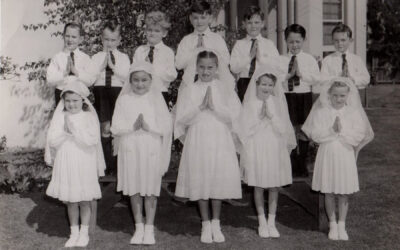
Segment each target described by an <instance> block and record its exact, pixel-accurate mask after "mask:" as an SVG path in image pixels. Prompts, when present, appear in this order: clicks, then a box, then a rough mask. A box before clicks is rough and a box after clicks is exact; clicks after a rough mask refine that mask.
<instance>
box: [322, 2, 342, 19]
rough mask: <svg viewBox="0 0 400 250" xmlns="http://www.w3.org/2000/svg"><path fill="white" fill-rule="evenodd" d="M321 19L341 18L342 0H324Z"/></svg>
mask: <svg viewBox="0 0 400 250" xmlns="http://www.w3.org/2000/svg"><path fill="white" fill-rule="evenodd" d="M323 19H325V20H341V19H342V0H324V4H323Z"/></svg>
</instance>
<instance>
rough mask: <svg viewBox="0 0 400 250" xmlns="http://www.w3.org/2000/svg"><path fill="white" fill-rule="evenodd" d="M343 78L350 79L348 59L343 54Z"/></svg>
mask: <svg viewBox="0 0 400 250" xmlns="http://www.w3.org/2000/svg"><path fill="white" fill-rule="evenodd" d="M342 60H343V61H342V76H343V77H348V73H349V72H348V64H347V59H346V54H342Z"/></svg>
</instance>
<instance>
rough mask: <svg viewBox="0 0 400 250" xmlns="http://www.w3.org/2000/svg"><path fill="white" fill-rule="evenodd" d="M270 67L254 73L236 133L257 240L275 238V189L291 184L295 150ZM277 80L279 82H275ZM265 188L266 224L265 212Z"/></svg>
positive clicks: (280, 96)
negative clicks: (252, 203) (251, 189)
mask: <svg viewBox="0 0 400 250" xmlns="http://www.w3.org/2000/svg"><path fill="white" fill-rule="evenodd" d="M277 76H278V74H277V73H276V71H275V70H273V66H272V65H261V66H260V67H258V69H257V71H256V72H255V73H254V74H253V77H252V79H251V80H250V83H249V87H248V89H247V91H246V94H245V96H244V101H243V109H242V112H241V114H240V118H239V123H238V124H239V127H238V134H239V138H240V140H241V142H242V144H243V148H242V150H241V157H240V165H241V168H242V169H243V170H244V182H246V183H247V184H248V185H249V186H254V201H255V205H256V210H257V214H258V222H259V227H258V234H259V235H260V237H263V238H267V237H273V238H278V237H279V236H280V235H279V232H278V230H277V229H276V226H275V215H276V209H277V204H278V187H281V186H285V185H288V184H291V183H292V170H291V165H290V155H289V154H290V151H292V149H293V148H295V147H296V138H295V134H294V129H293V127H292V124H291V123H290V119H289V113H288V108H287V104H286V99H285V96H284V93H283V90H282V84H281V82H280V80H278V79H277ZM277 81H278V82H277ZM264 189H268V206H269V207H268V223H267V220H266V218H265V213H264Z"/></svg>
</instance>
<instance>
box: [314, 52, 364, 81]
mask: <svg viewBox="0 0 400 250" xmlns="http://www.w3.org/2000/svg"><path fill="white" fill-rule="evenodd" d="M345 54H346V60H347V65H348V69H349V77H352V78H353V79H354V82H355V84H356V86H357V88H358V89H364V88H365V87H366V86H367V85H368V84H369V80H370V76H369V72H368V70H367V67H366V66H365V63H364V61H363V60H362V59H361V57H359V56H357V55H355V54H353V53H350V52H348V51H347V52H346V53H345ZM342 62H343V59H342V53H340V52H338V51H336V52H335V53H332V54H330V55H328V56H326V57H325V58H324V60H323V61H322V68H321V77H322V80H323V81H324V82H327V81H329V80H331V79H332V78H334V77H338V76H341V75H342Z"/></svg>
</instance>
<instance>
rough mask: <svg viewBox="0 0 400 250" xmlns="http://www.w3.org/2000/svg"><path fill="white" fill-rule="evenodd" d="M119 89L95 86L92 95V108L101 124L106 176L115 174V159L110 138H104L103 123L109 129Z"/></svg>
mask: <svg viewBox="0 0 400 250" xmlns="http://www.w3.org/2000/svg"><path fill="white" fill-rule="evenodd" d="M121 89H122V88H121V87H106V86H95V87H94V88H93V94H94V99H95V103H94V107H95V108H96V111H97V115H98V116H99V120H100V124H101V133H102V136H101V145H102V147H103V153H104V160H105V162H106V166H107V169H106V174H113V173H116V170H117V157H115V156H114V155H113V150H112V137H111V136H109V137H104V136H103V132H104V123H105V122H109V125H110V127H111V121H112V116H113V114H114V108H115V102H116V101H117V98H118V95H119V93H120V92H121Z"/></svg>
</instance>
